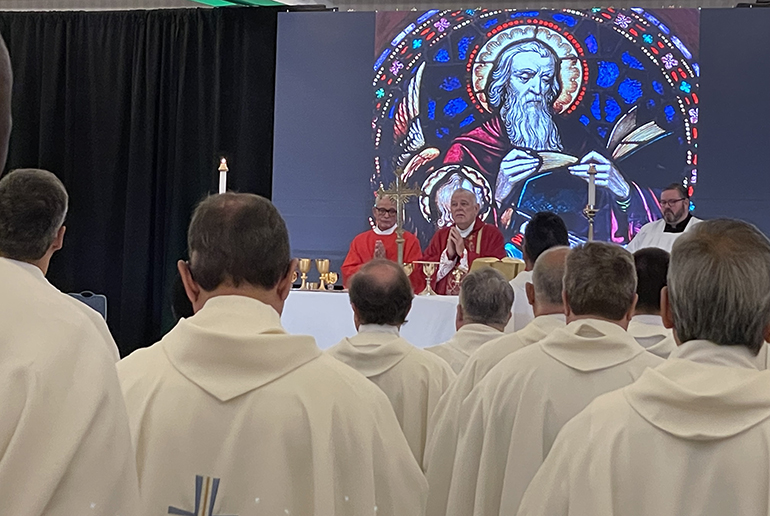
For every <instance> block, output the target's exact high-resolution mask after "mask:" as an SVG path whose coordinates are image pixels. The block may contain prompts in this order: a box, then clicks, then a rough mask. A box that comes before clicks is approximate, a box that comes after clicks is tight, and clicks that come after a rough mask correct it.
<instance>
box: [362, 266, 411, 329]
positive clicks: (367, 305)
mask: <svg viewBox="0 0 770 516" xmlns="http://www.w3.org/2000/svg"><path fill="white" fill-rule="evenodd" d="M413 297H414V293H412V286H411V284H410V283H409V278H407V276H406V273H405V272H404V269H403V268H402V267H401V266H400V265H398V264H396V263H395V262H391V261H390V260H386V259H384V258H377V259H374V260H372V261H370V262H369V263H367V264H366V265H364V266H363V267H361V269H359V271H358V272H357V273H355V274H354V275H353V278H352V279H351V281H350V304H351V305H353V310H354V312H355V314H356V320H357V322H358V324H387V325H390V326H401V325H402V324H404V322H405V321H406V316H407V314H408V313H409V310H410V309H411V308H412V298H413Z"/></svg>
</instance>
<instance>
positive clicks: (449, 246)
mask: <svg viewBox="0 0 770 516" xmlns="http://www.w3.org/2000/svg"><path fill="white" fill-rule="evenodd" d="M464 254H465V240H463V236H462V235H461V234H460V230H459V229H457V226H452V227H451V228H450V229H449V238H447V241H446V255H447V258H449V259H450V260H454V259H455V258H458V257H462V256H463V255H464Z"/></svg>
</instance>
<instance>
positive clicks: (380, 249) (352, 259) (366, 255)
mask: <svg viewBox="0 0 770 516" xmlns="http://www.w3.org/2000/svg"><path fill="white" fill-rule="evenodd" d="M372 215H373V216H374V222H375V225H374V228H372V229H370V230H369V231H365V232H363V233H361V234H360V235H358V236H356V237H355V238H354V239H353V242H351V243H350V250H349V251H348V255H347V256H346V257H345V261H344V262H343V263H342V284H343V285H344V286H345V288H347V286H348V282H350V278H351V277H352V276H353V274H355V273H356V272H358V269H360V268H361V266H362V265H363V264H365V263H366V262H368V261H369V260H372V259H373V258H387V259H388V260H392V261H394V262H395V261H397V260H398V244H396V238H397V235H396V217H397V212H396V203H395V201H394V200H393V199H392V198H391V197H388V196H383V197H377V202H376V203H375V205H374V208H372ZM404 240H405V241H404V263H412V262H413V261H415V260H419V259H420V256H422V250H421V249H420V241H419V240H417V237H416V236H414V235H413V234H412V233H409V232H407V231H404ZM413 276H417V274H413Z"/></svg>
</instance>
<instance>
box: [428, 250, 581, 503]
mask: <svg viewBox="0 0 770 516" xmlns="http://www.w3.org/2000/svg"><path fill="white" fill-rule="evenodd" d="M569 251H570V250H569V247H552V248H551V249H548V250H547V251H545V252H543V253H542V254H540V256H539V257H538V259H537V262H536V263H535V267H534V269H533V271H532V283H529V284H528V285H527V288H526V295H527V296H528V298H529V301H530V303H531V304H532V308H533V310H534V313H535V319H534V320H533V321H532V322H531V323H529V324H528V325H527V326H525V327H524V328H523V329H521V330H519V331H517V332H516V333H512V334H505V335H503V336H501V337H499V338H497V339H495V340H492V341H490V342H487V343H486V344H484V345H482V346H481V347H480V348H479V349H478V350H477V351H476V352H475V353H474V354H473V355H471V357H470V358H469V359H468V362H467V363H466V364H465V367H464V368H463V370H462V371H461V372H460V374H459V375H458V376H457V379H456V380H455V381H454V382H452V385H451V386H450V387H449V390H448V391H447V392H446V394H445V395H444V396H443V397H442V398H441V401H439V404H438V406H437V407H436V410H435V412H434V413H433V417H432V418H431V420H430V425H429V427H428V436H429V437H428V445H427V447H426V450H425V459H424V460H423V467H424V469H425V475H426V477H427V478H428V484H429V486H430V489H429V490H428V514H429V515H430V516H443V515H444V514H445V513H446V502H447V498H448V493H449V486H450V483H451V480H452V466H453V464H454V458H455V452H456V451H457V440H458V438H459V426H460V422H459V417H460V408H461V406H462V402H463V400H465V398H466V397H467V396H468V395H469V394H470V393H471V391H472V390H473V387H475V386H476V384H477V383H479V382H480V381H481V379H482V378H484V376H486V374H487V373H488V372H489V371H490V370H491V369H492V368H493V367H494V366H496V365H497V364H498V363H499V362H500V361H501V360H502V359H503V358H505V357H506V356H508V355H510V354H511V353H513V352H514V351H518V350H520V349H522V348H523V347H525V346H529V345H531V344H534V343H536V342H538V341H540V340H542V339H544V338H545V337H547V336H548V335H550V334H551V333H552V332H553V331H556V330H558V329H560V328H564V326H566V318H565V315H564V301H563V298H562V284H563V278H564V265H565V262H566V259H567V255H568V254H569ZM464 287H465V285H464V284H463V288H464Z"/></svg>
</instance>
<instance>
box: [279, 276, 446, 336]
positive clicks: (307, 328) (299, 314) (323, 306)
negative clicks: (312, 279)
mask: <svg viewBox="0 0 770 516" xmlns="http://www.w3.org/2000/svg"><path fill="white" fill-rule="evenodd" d="M456 311H457V296H415V297H414V301H412V310H411V311H410V312H409V315H408V316H407V318H406V320H407V321H406V323H405V324H404V325H403V326H402V327H401V336H402V337H404V338H405V339H406V340H408V341H409V342H411V343H412V344H414V345H415V346H417V347H419V348H424V347H428V346H434V345H436V344H441V343H443V342H446V341H447V340H449V339H450V338H451V337H452V335H454V333H455V313H456ZM281 321H282V323H283V327H284V328H286V331H288V332H289V333H292V334H297V335H312V336H313V337H315V339H316V343H317V344H318V347H319V348H321V349H328V348H330V347H332V346H333V345H335V344H336V343H338V342H339V341H340V340H342V339H343V338H345V337H351V336H353V335H355V334H356V327H355V325H354V324H353V309H352V308H350V298H349V297H348V293H347V292H339V291H338V292H334V291H329V292H313V291H307V290H292V291H291V293H290V294H289V297H288V298H287V299H286V304H285V305H284V308H283V314H282V316H281Z"/></svg>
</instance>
